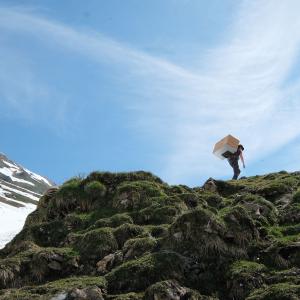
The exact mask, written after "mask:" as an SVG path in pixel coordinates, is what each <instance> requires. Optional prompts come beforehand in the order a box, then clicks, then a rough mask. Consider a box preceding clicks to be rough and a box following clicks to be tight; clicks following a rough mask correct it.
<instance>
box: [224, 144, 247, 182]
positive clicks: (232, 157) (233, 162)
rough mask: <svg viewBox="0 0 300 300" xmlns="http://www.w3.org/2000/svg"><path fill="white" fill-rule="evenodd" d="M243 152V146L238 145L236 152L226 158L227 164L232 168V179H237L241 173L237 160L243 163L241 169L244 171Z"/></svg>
mask: <svg viewBox="0 0 300 300" xmlns="http://www.w3.org/2000/svg"><path fill="white" fill-rule="evenodd" d="M243 151H244V147H243V145H238V148H237V150H236V152H234V153H232V154H231V155H230V156H229V157H228V162H229V164H230V166H231V167H232V169H233V173H234V174H233V177H232V179H238V177H239V175H240V173H241V170H240V168H239V159H240V158H241V161H242V163H243V167H244V169H245V161H244V157H243Z"/></svg>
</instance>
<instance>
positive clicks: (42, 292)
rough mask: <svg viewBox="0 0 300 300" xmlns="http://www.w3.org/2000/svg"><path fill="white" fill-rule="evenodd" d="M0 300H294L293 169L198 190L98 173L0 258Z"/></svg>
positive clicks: (297, 235)
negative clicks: (290, 171) (291, 171)
mask: <svg viewBox="0 0 300 300" xmlns="http://www.w3.org/2000/svg"><path fill="white" fill-rule="evenodd" d="M0 289H1V290H0V299H1V300H16V299H23V300H26V299H28V300H34V299H42V300H43V299H44V300H58V299H60V300H69V299H73V300H81V299H90V300H142V299H143V300H177V299H178V300H183V299H193V300H209V299H210V300H217V299H219V300H229V299H235V300H243V299H247V300H254V299H255V300H268V299H273V300H280V299H286V300H293V299H299V298H300V173H298V172H295V173H287V172H285V171H282V172H279V173H273V174H268V175H264V176H254V177H249V178H242V179H240V180H233V181H220V180H214V179H209V180H208V181H207V182H206V183H205V184H204V186H203V187H197V188H190V187H188V186H185V185H177V186H172V185H168V184H167V183H165V182H163V181H162V180H161V179H160V178H158V177H156V176H154V175H152V174H151V173H147V172H143V171H138V172H131V173H108V172H102V173H101V172H93V173H91V174H90V175H89V176H87V177H86V178H72V179H70V180H68V181H67V182H65V183H64V184H63V185H62V186H60V187H59V188H57V189H54V188H52V189H50V190H49V191H48V192H46V193H45V194H44V195H43V196H42V197H41V199H40V201H39V203H38V206H37V209H36V210H35V211H33V212H32V213H31V214H30V215H29V216H28V217H27V219H26V222H25V226H24V228H23V230H22V231H21V232H20V233H19V234H18V235H17V236H16V237H15V238H14V239H13V240H12V241H11V242H10V243H8V244H7V245H6V247H5V248H4V249H2V250H1V251H0Z"/></svg>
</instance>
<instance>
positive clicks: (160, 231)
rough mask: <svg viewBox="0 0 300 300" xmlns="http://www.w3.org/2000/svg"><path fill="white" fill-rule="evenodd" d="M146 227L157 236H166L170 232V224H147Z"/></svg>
mask: <svg viewBox="0 0 300 300" xmlns="http://www.w3.org/2000/svg"><path fill="white" fill-rule="evenodd" d="M144 228H145V229H146V230H147V232H149V234H150V235H151V236H153V237H155V238H161V237H166V236H167V234H168V229H169V225H166V224H164V225H147V226H144Z"/></svg>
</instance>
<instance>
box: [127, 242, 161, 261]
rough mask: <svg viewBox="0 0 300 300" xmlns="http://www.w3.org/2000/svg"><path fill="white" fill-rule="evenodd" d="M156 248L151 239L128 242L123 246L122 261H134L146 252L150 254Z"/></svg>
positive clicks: (155, 243)
mask: <svg viewBox="0 0 300 300" xmlns="http://www.w3.org/2000/svg"><path fill="white" fill-rule="evenodd" d="M156 247H157V241H156V239H154V238H153V237H144V238H135V239H130V240H128V241H127V242H126V243H125V244H124V246H123V249H122V251H123V254H124V259H126V260H128V259H134V258H137V257H139V256H142V255H143V254H145V253H146V252H152V251H153V250H154V249H155V248H156Z"/></svg>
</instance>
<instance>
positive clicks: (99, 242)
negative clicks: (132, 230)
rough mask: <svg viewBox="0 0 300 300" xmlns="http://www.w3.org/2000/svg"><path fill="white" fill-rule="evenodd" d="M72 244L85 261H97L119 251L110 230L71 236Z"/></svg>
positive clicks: (97, 230) (104, 229) (102, 229)
mask: <svg viewBox="0 0 300 300" xmlns="http://www.w3.org/2000/svg"><path fill="white" fill-rule="evenodd" d="M69 240H70V244H71V245H72V246H73V247H74V249H76V250H77V251H78V252H79V254H80V257H81V258H82V259H83V260H84V261H92V262H94V261H97V260H100V259H101V258H103V257H104V256H105V255H107V254H110V253H112V252H114V251H116V250H117V249H118V244H117V241H116V239H115V237H114V234H113V231H112V230H111V229H110V228H99V229H95V230H91V231H88V232H86V233H84V234H76V233H75V234H72V235H70V236H69Z"/></svg>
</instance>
